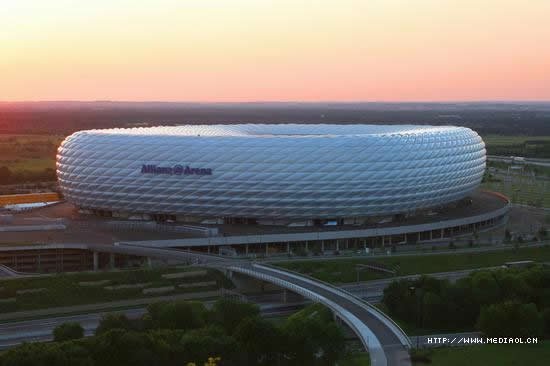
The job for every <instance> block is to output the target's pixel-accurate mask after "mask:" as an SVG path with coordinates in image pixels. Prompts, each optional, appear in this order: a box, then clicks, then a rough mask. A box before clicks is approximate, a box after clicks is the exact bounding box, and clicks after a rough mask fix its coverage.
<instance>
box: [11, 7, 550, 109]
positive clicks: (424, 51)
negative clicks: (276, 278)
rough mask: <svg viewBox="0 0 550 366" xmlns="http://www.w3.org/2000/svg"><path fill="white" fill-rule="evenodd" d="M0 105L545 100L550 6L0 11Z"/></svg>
mask: <svg viewBox="0 0 550 366" xmlns="http://www.w3.org/2000/svg"><path fill="white" fill-rule="evenodd" d="M0 100H3V101H15V100H137V101H145V100H148V101H151V100H157V101H222V102H232V101H443V100H550V0H358V1H353V0H332V1H326V0H317V1H313V0H312V1H300V0H293V1H292V0H288V1H287V0H276V1H275V0H274V1H264V0H227V1H224V0H179V1H177V0H173V1H170V0H157V1H147V0H131V1H130V0H95V1H74V0H73V1H71V0H0Z"/></svg>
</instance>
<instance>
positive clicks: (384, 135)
mask: <svg viewBox="0 0 550 366" xmlns="http://www.w3.org/2000/svg"><path fill="white" fill-rule="evenodd" d="M484 171H485V145H484V143H483V140H482V139H481V138H480V137H479V136H478V134H477V133H475V132H474V131H472V130H470V129H468V128H465V127H453V126H411V125H395V126H383V125H297V124H287V125H208V126H206V125H195V126H191V125H187V126H178V127H154V128H133V129H110V130H90V131H80V132H77V133H74V134H72V135H71V136H69V137H67V138H66V139H65V140H64V141H63V142H62V144H61V145H60V147H59V149H58V154H57V175H58V180H59V185H60V188H61V190H62V192H63V194H64V196H65V198H66V199H67V200H68V201H70V202H72V203H74V204H75V205H77V206H79V207H81V208H83V209H88V210H105V211H107V212H123V213H127V214H149V215H151V214H152V215H160V214H163V215H185V216H193V217H199V218H227V217H234V218H239V217H242V218H255V219H272V220H280V219H292V220H307V219H339V218H353V217H369V216H388V215H395V214H402V213H409V212H414V211H416V210H422V209H428V208H431V207H437V206H442V205H445V204H448V203H450V202H453V201H457V200H460V199H462V198H464V197H466V196H467V195H468V194H470V193H471V192H472V191H473V190H475V189H476V188H477V187H478V186H479V184H480V182H481V179H482V176H483V174H484Z"/></svg>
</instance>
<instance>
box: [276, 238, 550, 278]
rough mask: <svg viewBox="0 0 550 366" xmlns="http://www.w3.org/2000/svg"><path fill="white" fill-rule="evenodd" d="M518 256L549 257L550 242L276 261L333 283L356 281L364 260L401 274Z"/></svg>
mask: <svg viewBox="0 0 550 366" xmlns="http://www.w3.org/2000/svg"><path fill="white" fill-rule="evenodd" d="M518 260H536V261H550V246H544V247H538V248H519V249H517V250H513V249H509V250H498V251H491V252H478V253H457V254H437V255H410V256H394V257H387V258H376V259H375V260H372V259H367V258H363V259H336V260H327V261H322V260H310V261H292V262H284V263H277V265H278V266H280V267H283V268H287V269H290V270H293V271H297V272H300V273H304V274H307V275H310V276H312V277H315V278H318V279H320V280H323V281H326V282H330V283H350V282H355V281H357V271H356V265H357V264H362V263H372V262H376V263H381V264H383V265H386V266H389V267H397V268H398V272H397V273H398V275H400V276H404V275H411V274H429V273H436V272H449V271H458V270H464V269H474V268H482V267H493V266H500V265H502V264H504V263H505V262H510V261H518ZM385 277H388V275H385V274H381V273H378V272H367V271H363V272H360V274H359V280H360V281H368V280H374V279H378V278H385Z"/></svg>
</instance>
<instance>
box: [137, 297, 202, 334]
mask: <svg viewBox="0 0 550 366" xmlns="http://www.w3.org/2000/svg"><path fill="white" fill-rule="evenodd" d="M147 309H148V312H149V315H150V317H151V319H150V320H151V321H150V324H151V325H152V327H154V328H162V329H197V328H200V327H202V326H204V324H205V321H206V317H207V313H206V309H205V307H204V305H203V303H201V302H196V301H175V302H161V303H156V304H151V305H150V306H149V307H148V308H147Z"/></svg>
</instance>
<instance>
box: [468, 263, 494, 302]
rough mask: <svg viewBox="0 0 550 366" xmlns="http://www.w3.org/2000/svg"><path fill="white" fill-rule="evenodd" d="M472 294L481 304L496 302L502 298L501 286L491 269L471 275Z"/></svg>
mask: <svg viewBox="0 0 550 366" xmlns="http://www.w3.org/2000/svg"><path fill="white" fill-rule="evenodd" d="M470 278H471V282H470V285H471V287H472V294H473V296H474V300H476V301H477V303H478V304H479V305H488V304H494V303H496V302H499V301H500V300H501V287H500V285H499V283H498V282H497V281H496V279H495V275H494V273H492V272H491V271H478V272H474V273H473V274H471V275H470Z"/></svg>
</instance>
